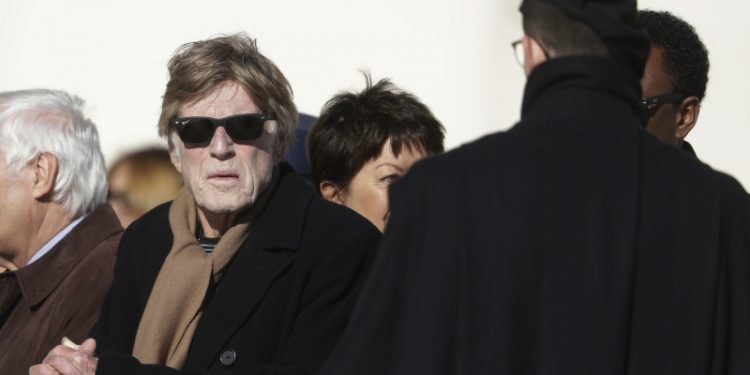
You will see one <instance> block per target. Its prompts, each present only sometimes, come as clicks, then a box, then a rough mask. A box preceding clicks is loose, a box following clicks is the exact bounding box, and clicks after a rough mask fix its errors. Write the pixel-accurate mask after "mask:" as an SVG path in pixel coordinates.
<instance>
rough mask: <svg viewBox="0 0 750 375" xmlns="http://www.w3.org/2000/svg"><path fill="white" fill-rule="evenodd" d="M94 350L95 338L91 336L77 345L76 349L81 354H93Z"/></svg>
mask: <svg viewBox="0 0 750 375" xmlns="http://www.w3.org/2000/svg"><path fill="white" fill-rule="evenodd" d="M95 350H96V340H94V339H92V338H88V339H86V340H85V341H84V342H82V343H81V345H80V346H79V347H78V351H80V352H81V353H82V354H85V355H93V354H94V351H95Z"/></svg>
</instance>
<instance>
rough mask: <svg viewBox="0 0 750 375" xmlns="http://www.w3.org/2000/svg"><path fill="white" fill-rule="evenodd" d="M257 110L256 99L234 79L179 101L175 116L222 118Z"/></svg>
mask: <svg viewBox="0 0 750 375" xmlns="http://www.w3.org/2000/svg"><path fill="white" fill-rule="evenodd" d="M259 111H260V109H259V107H258V105H257V104H256V101H255V100H254V99H253V97H252V95H251V94H250V92H249V91H248V90H247V89H246V88H245V87H243V86H242V85H240V84H239V83H237V82H235V81H224V82H221V83H219V84H217V85H216V86H215V87H214V88H212V89H211V90H208V91H207V92H206V93H205V94H203V95H201V96H199V97H197V98H195V99H193V100H190V101H187V102H184V103H181V104H180V105H179V107H178V109H177V116H179V117H189V116H204V117H214V118H222V117H227V116H232V115H238V114H242V113H256V112H259Z"/></svg>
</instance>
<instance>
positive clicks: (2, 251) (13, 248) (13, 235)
mask: <svg viewBox="0 0 750 375" xmlns="http://www.w3.org/2000/svg"><path fill="white" fill-rule="evenodd" d="M33 189H34V172H33V168H31V167H25V168H23V169H22V170H21V171H20V172H19V173H13V171H11V170H9V169H8V167H7V165H6V164H5V155H3V154H2V152H0V223H2V224H0V257H2V258H5V259H6V260H13V259H14V257H15V256H17V255H21V254H19V253H20V252H22V251H26V250H27V249H25V248H24V247H25V246H24V244H25V242H24V241H28V239H29V238H30V237H31V234H30V233H29V230H30V229H31V228H34V227H35V226H34V225H31V220H30V219H31V216H32V215H31V213H32V207H33V204H34V201H35V200H34V195H33Z"/></svg>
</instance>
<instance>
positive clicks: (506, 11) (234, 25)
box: [0, 0, 750, 189]
mask: <svg viewBox="0 0 750 375" xmlns="http://www.w3.org/2000/svg"><path fill="white" fill-rule="evenodd" d="M519 3H520V1H517V0H398V1H396V0H381V1H360V0H317V1H301V0H296V1H292V0H274V1H246V0H245V1H239V0H233V1H222V0H217V1H211V2H206V1H195V0H158V1H141V0H131V1H127V2H125V1H106V0H98V1H94V0H68V1H50V0H47V1H43V0H2V2H0V50H2V56H3V57H2V59H0V91H6V90H16V89H24V88H34V87H49V88H57V89H63V90H66V91H69V92H71V93H74V94H76V95H78V96H80V97H82V98H83V99H85V100H86V101H87V103H88V108H89V114H90V116H91V118H92V119H93V120H94V121H95V122H96V123H97V125H98V126H99V129H100V134H101V143H102V148H103V150H104V153H105V157H106V158H107V161H108V163H112V161H114V160H115V159H116V158H118V157H119V156H122V155H123V154H125V153H127V152H130V151H132V150H135V149H140V148H142V147H144V146H150V145H163V141H162V140H160V139H159V138H158V137H157V136H156V122H157V120H158V116H159V108H160V104H161V94H162V93H163V90H164V86H165V84H166V81H167V70H166V63H167V60H168V59H169V57H170V56H171V55H172V53H173V52H174V50H175V49H176V48H177V47H178V46H180V45H181V44H183V43H186V42H190V41H195V40H201V39H206V38H208V37H211V36H213V35H217V34H226V33H234V32H238V31H246V32H247V33H248V34H249V35H251V36H252V37H255V38H257V40H258V46H259V48H260V50H261V52H263V53H264V54H265V55H266V56H268V57H269V58H270V59H272V60H273V61H274V62H275V63H276V64H277V65H278V66H279V67H280V68H281V70H282V71H283V72H284V73H285V74H286V76H287V78H288V79H289V81H290V82H291V84H292V87H293V89H294V93H295V100H296V103H297V105H298V107H299V110H300V112H304V113H308V114H311V115H315V116H317V114H318V112H319V111H320V108H321V106H322V105H323V104H324V103H325V101H326V100H327V99H328V98H330V97H331V96H332V95H334V94H336V93H337V92H339V91H341V90H350V89H361V88H362V87H363V86H364V80H363V78H362V76H361V74H360V73H359V70H366V71H369V72H371V73H372V75H373V78H375V79H379V78H384V77H389V78H391V79H393V81H394V82H395V83H396V84H397V85H399V86H401V87H402V88H404V89H406V90H408V91H411V92H412V93H414V94H415V95H417V96H418V97H420V98H421V99H422V100H423V101H424V102H425V103H426V104H427V105H428V106H430V107H431V109H432V110H433V112H434V113H435V115H436V116H437V117H438V118H439V119H440V120H441V121H442V122H443V124H444V125H445V127H446V130H447V144H446V145H447V147H448V148H454V147H456V146H458V145H460V144H462V143H466V142H469V141H471V140H473V139H476V138H477V137H480V136H482V135H484V134H487V133H490V132H494V131H498V130H503V129H507V128H508V127H510V126H512V125H513V124H514V123H515V122H516V121H517V120H518V118H519V112H520V105H521V98H522V96H523V92H522V91H523V85H524V82H525V77H524V75H523V72H522V70H521V68H520V67H518V66H517V64H516V62H515V60H514V58H513V54H512V51H511V48H510V42H511V41H513V40H516V39H518V38H520V37H521V35H522V31H521V25H520V15H519V13H518V11H517V8H518V5H519ZM639 6H640V7H641V8H649V9H656V10H669V11H671V12H673V13H675V14H676V15H678V16H680V17H682V18H684V19H685V20H686V21H688V22H689V23H691V24H693V25H694V26H695V27H696V29H697V32H698V34H699V35H700V36H701V38H702V39H703V41H704V43H705V44H706V46H707V47H708V50H709V53H710V59H711V71H710V78H709V85H708V91H707V97H706V99H705V101H704V103H703V109H702V111H701V115H700V118H699V121H698V124H697V125H696V128H695V129H694V130H693V132H692V133H691V134H690V135H689V136H688V140H689V141H690V142H691V143H692V144H693V146H694V147H695V149H696V152H697V153H698V156H699V158H700V159H701V160H703V161H704V162H706V163H708V164H710V165H711V166H713V167H714V168H716V169H719V170H722V171H726V172H729V173H731V174H732V175H734V176H735V177H737V178H738V179H739V180H740V182H742V183H743V185H744V186H745V187H746V189H747V188H750V151H749V150H750V148H748V140H750V121H748V120H747V119H746V118H745V117H744V111H745V109H747V108H748V107H746V106H747V104H746V102H745V100H746V97H747V95H746V94H745V93H744V91H743V90H746V89H748V88H750V75H749V74H748V73H747V72H746V69H745V67H746V65H747V62H748V61H749V59H750V22H747V21H746V20H745V18H746V15H747V14H748V11H750V3H748V2H737V1H732V2H731V4H730V2H729V0H715V1H712V2H706V1H698V0H643V1H640V3H639Z"/></svg>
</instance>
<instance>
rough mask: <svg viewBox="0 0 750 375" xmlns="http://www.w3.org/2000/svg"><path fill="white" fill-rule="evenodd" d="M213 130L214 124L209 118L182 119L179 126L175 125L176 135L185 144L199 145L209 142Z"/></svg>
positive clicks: (214, 128)
mask: <svg viewBox="0 0 750 375" xmlns="http://www.w3.org/2000/svg"><path fill="white" fill-rule="evenodd" d="M214 130H216V126H214V124H213V122H211V120H208V119H201V118H193V119H186V120H182V122H181V123H180V126H178V127H177V135H179V136H180V139H181V140H182V142H184V143H186V144H191V145H200V144H206V143H209V142H211V138H212V137H213V135H214Z"/></svg>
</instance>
